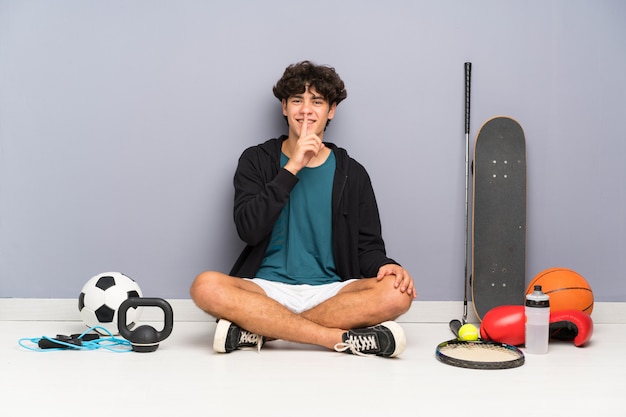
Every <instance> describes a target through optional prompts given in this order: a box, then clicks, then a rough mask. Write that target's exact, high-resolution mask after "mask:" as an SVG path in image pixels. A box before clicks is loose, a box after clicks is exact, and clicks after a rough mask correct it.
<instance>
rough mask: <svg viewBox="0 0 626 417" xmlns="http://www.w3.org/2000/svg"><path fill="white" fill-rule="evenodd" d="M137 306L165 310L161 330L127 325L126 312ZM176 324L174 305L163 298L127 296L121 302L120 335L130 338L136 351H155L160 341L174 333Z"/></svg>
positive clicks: (118, 316) (145, 326)
mask: <svg viewBox="0 0 626 417" xmlns="http://www.w3.org/2000/svg"><path fill="white" fill-rule="evenodd" d="M136 307H158V308H160V309H161V310H163V314H164V315H165V323H164V324H163V330H161V331H160V332H158V331H156V329H155V328H154V327H152V326H147V325H143V326H139V327H137V328H136V329H135V330H132V331H131V330H130V329H129V328H128V326H127V325H126V312H127V311H128V309H129V308H136ZM173 326H174V312H173V311H172V306H171V305H170V304H169V303H168V302H167V301H165V300H164V299H162V298H142V297H131V298H127V299H126V300H124V301H123V302H122V304H120V307H119V310H118V313H117V328H118V330H119V332H120V335H121V336H122V337H123V338H124V339H126V340H128V341H129V342H130V344H131V346H132V348H133V351H135V352H154V351H155V350H157V348H158V347H159V342H162V341H163V340H165V339H167V337H168V336H169V335H170V333H172V327H173Z"/></svg>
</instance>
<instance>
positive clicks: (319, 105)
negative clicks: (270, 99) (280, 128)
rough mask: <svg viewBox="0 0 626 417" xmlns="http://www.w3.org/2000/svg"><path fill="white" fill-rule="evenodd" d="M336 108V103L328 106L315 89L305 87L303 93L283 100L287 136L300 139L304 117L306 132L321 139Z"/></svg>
mask: <svg viewBox="0 0 626 417" xmlns="http://www.w3.org/2000/svg"><path fill="white" fill-rule="evenodd" d="M336 108H337V104H336V103H333V104H332V105H329V104H328V101H327V100H326V98H324V97H323V96H322V95H321V94H319V93H318V92H317V91H316V90H315V88H309V87H308V86H307V88H306V90H305V91H304V93H302V94H296V95H293V96H291V97H289V98H288V99H287V100H283V115H284V116H286V117H287V123H288V124H289V135H290V136H292V135H294V136H295V137H300V132H302V123H303V122H304V118H305V116H306V117H307V120H308V132H309V133H315V134H316V135H318V136H319V137H320V138H322V136H323V135H324V129H325V128H326V123H327V122H328V120H330V119H332V118H333V117H334V116H335V110H336Z"/></svg>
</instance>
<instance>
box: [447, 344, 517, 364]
mask: <svg viewBox="0 0 626 417" xmlns="http://www.w3.org/2000/svg"><path fill="white" fill-rule="evenodd" d="M441 352H442V353H443V354H445V355H446V356H449V357H451V358H454V359H461V360H468V361H474V362H506V361H513V360H516V359H518V358H519V355H518V354H517V353H516V352H515V351H513V350H511V349H507V348H506V347H502V346H497V345H487V344H466V345H448V346H446V347H444V348H442V349H441Z"/></svg>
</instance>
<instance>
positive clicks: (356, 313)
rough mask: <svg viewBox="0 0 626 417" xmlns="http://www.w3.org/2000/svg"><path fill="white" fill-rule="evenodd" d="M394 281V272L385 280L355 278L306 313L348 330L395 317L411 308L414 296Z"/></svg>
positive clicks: (310, 316)
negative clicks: (355, 279) (401, 288)
mask: <svg viewBox="0 0 626 417" xmlns="http://www.w3.org/2000/svg"><path fill="white" fill-rule="evenodd" d="M393 283H394V280H393V277H392V276H388V277H386V278H384V279H383V280H382V281H377V280H376V278H366V279H360V280H358V281H354V282H352V283H350V284H348V285H347V286H345V287H344V288H343V289H342V290H341V291H339V293H338V294H337V295H336V296H334V297H332V298H330V299H328V300H326V301H325V302H323V303H322V304H320V305H318V306H316V307H314V308H312V309H311V310H308V311H305V312H304V313H302V316H303V317H305V318H307V319H309V320H311V321H314V322H315V323H318V324H320V325H322V326H327V327H338V328H341V329H346V330H348V329H354V328H359V327H367V326H373V325H376V324H379V323H382V322H384V321H387V320H395V319H397V318H398V317H399V316H400V315H402V314H404V313H406V312H407V311H408V310H409V308H410V307H411V302H412V301H413V297H412V296H410V295H408V294H406V293H402V292H400V290H398V289H397V288H394V286H393Z"/></svg>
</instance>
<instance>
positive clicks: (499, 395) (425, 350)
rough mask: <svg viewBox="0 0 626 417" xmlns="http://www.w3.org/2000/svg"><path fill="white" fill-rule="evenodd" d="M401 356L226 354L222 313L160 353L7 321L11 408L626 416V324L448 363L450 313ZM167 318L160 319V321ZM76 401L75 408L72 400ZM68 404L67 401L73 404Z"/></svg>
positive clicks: (286, 346)
mask: <svg viewBox="0 0 626 417" xmlns="http://www.w3.org/2000/svg"><path fill="white" fill-rule="evenodd" d="M402 326H403V328H404V329H405V331H406V334H407V339H408V347H407V349H406V351H405V352H404V354H403V355H402V356H401V357H400V358H396V359H384V358H363V357H357V356H353V355H348V354H342V353H335V352H331V351H326V350H324V349H321V348H316V347H311V346H302V345H295V344H291V343H286V342H281V341H278V342H272V343H269V344H267V345H265V346H264V347H263V349H262V350H261V352H260V353H257V352H255V351H237V352H234V353H231V354H226V355H224V354H216V353H214V352H213V351H212V349H211V347H210V346H211V342H212V334H213V329H214V328H215V324H214V323H212V322H176V323H175V326H174V331H173V333H172V335H171V336H170V338H168V339H167V340H165V341H164V342H162V343H161V346H160V347H159V349H158V350H157V351H156V352H154V353H144V354H140V353H111V352H106V351H89V352H77V351H72V352H70V351H61V352H45V353H40V352H31V351H28V350H25V349H23V348H21V347H20V346H19V345H18V339H20V338H23V337H39V336H42V335H46V336H54V335H56V334H71V333H80V332H82V331H83V330H84V327H83V325H82V324H81V323H79V322H71V321H62V322H37V321H0V357H1V358H2V359H1V360H2V365H1V367H0V368H1V369H0V375H1V382H0V392H1V393H2V401H1V402H0V411H1V415H2V416H19V415H53V416H57V415H58V416H60V415H68V416H69V415H72V416H115V415H121V416H131V415H137V416H200V415H202V416H247V415H251V416H381V417H383V416H384V417H387V416H390V417H391V416H434V415H444V414H449V415H456V414H461V413H464V414H465V413H467V414H470V413H471V414H476V415H482V416H502V415H513V416H517V415H519V416H521V415H524V416H569V417H571V416H585V417H589V416H598V417H601V416H626V408H625V407H624V395H625V389H624V387H625V385H624V377H626V364H625V363H624V361H622V359H621V355H622V353H623V352H624V342H625V341H626V324H599V325H596V326H595V331H594V334H593V337H592V340H591V343H590V344H589V346H587V347H584V348H576V347H575V346H574V345H573V344H572V343H567V342H559V343H551V345H550V351H549V353H548V354H547V355H534V356H533V355H527V356H526V364H525V365H524V366H522V367H520V368H516V369H511V370H497V371H479V370H469V369H462V368H455V367H451V366H447V365H444V364H442V363H440V362H438V361H437V360H436V359H435V355H434V351H435V347H436V345H437V344H438V343H439V342H441V341H444V340H447V339H450V336H451V334H450V331H449V329H448V326H447V324H446V323H402ZM155 327H157V326H156V325H155ZM70 410H74V411H70ZM62 411H67V412H68V413H67V414H63V412H62Z"/></svg>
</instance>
